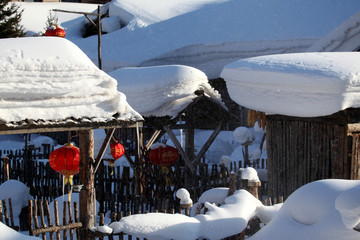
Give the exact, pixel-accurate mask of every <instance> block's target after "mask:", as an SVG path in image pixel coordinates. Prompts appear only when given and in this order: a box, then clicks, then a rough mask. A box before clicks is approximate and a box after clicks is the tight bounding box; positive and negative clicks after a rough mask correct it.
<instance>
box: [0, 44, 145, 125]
mask: <svg viewBox="0 0 360 240" xmlns="http://www.w3.org/2000/svg"><path fill="white" fill-rule="evenodd" d="M116 85H117V83H116V80H114V79H113V78H111V77H110V76H109V75H107V74H106V73H104V72H103V71H101V70H99V69H98V68H97V67H96V66H95V65H94V64H93V63H92V62H91V60H90V59H89V58H88V57H87V56H86V55H85V54H84V53H83V52H82V51H81V50H80V49H79V48H78V47H77V46H76V45H74V44H73V43H71V42H70V41H68V40H66V39H62V38H56V37H35V38H17V39H3V40H0V118H1V120H3V121H5V122H11V121H15V122H17V121H21V120H24V119H33V120H38V119H42V120H62V119H66V118H69V117H74V118H83V117H87V118H92V119H95V120H96V121H104V120H107V119H108V118H111V117H112V116H113V115H114V114H116V113H118V114H119V115H120V116H119V117H118V119H121V120H130V119H131V120H135V119H137V118H138V119H140V118H141V117H140V115H139V114H138V113H137V112H135V111H134V110H133V109H132V108H131V107H130V106H129V105H128V103H127V102H126V97H125V95H124V94H123V93H121V92H118V91H117V88H116Z"/></svg>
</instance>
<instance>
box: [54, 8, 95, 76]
mask: <svg viewBox="0 0 360 240" xmlns="http://www.w3.org/2000/svg"><path fill="white" fill-rule="evenodd" d="M52 11H54V12H64V13H75V14H83V15H84V16H85V17H86V18H87V19H88V20H89V21H90V22H91V23H92V24H93V25H94V26H95V27H96V28H97V30H98V66H99V68H100V69H102V61H101V13H100V5H99V6H98V10H97V13H87V12H77V11H67V10H61V9H52ZM89 16H97V24H96V23H95V22H94V21H93V20H92V19H91V18H89Z"/></svg>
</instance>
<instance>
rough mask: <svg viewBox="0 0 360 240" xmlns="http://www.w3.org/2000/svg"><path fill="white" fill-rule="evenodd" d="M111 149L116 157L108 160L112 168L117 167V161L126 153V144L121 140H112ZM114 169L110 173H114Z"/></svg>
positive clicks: (112, 154)
mask: <svg viewBox="0 0 360 240" xmlns="http://www.w3.org/2000/svg"><path fill="white" fill-rule="evenodd" d="M110 151H111V156H112V157H113V158H114V159H113V160H106V161H107V162H108V163H109V166H110V167H111V168H113V167H115V161H116V160H118V159H119V158H121V157H122V156H123V155H124V153H125V148H124V146H123V145H122V144H121V143H119V142H111V143H110ZM113 173H114V170H113V169H112V170H111V173H110V175H113Z"/></svg>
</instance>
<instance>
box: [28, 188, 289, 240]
mask: <svg viewBox="0 0 360 240" xmlns="http://www.w3.org/2000/svg"><path fill="white" fill-rule="evenodd" d="M242 184H243V186H244V183H242ZM245 184H246V183H245ZM248 186H250V185H248ZM277 202H283V199H282V198H281V197H280V198H279V200H276V199H266V200H263V204H264V205H268V206H269V205H272V203H274V204H275V203H277ZM189 208H190V205H184V206H181V207H180V208H179V211H178V213H180V214H186V215H189ZM59 210H61V209H59V208H58V202H57V201H54V210H53V212H54V214H53V215H52V214H51V213H50V208H49V204H48V202H47V201H44V202H43V201H41V200H29V222H30V230H29V234H30V235H36V236H41V237H42V239H43V240H46V239H51V240H53V239H56V240H60V239H70V240H73V239H79V228H81V227H82V224H81V222H80V221H79V205H78V203H77V202H73V208H71V203H70V202H68V201H64V202H63V210H62V213H63V215H62V223H60V222H61V221H60V217H59V216H60V214H59ZM153 212H159V211H158V210H154V211H153ZM161 212H162V213H169V214H174V213H175V209H171V211H169V212H167V211H166V210H164V209H163V210H161ZM146 213H148V211H145V212H140V211H138V212H136V214H146ZM131 214H132V213H131V212H124V211H120V212H112V213H111V222H115V221H120V220H121V219H122V218H123V217H126V216H130V215H131ZM52 216H53V217H52ZM104 219H105V214H104V213H100V214H99V222H98V226H104V225H105V221H104ZM259 229H260V220H259V219H257V218H254V219H252V220H251V221H250V222H249V224H248V227H247V228H246V229H245V230H244V231H243V232H241V233H239V234H237V235H235V236H231V237H227V238H225V239H224V240H235V239H236V240H239V239H240V240H243V239H245V238H246V237H248V236H251V235H253V234H255V233H256V232H257V231H258V230H259ZM88 236H89V237H90V238H92V239H99V240H106V239H108V240H114V239H119V240H123V239H128V240H130V239H134V238H135V239H137V240H138V239H144V238H139V237H137V236H131V235H128V234H125V233H123V232H120V233H104V232H102V231H96V230H93V231H91V230H89V231H88ZM144 240H146V239H144Z"/></svg>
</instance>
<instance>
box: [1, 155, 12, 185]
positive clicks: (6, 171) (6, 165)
mask: <svg viewBox="0 0 360 240" xmlns="http://www.w3.org/2000/svg"><path fill="white" fill-rule="evenodd" d="M1 160H2V161H3V164H4V165H3V166H4V167H3V173H4V182H6V181H7V180H9V179H10V172H9V157H3V158H2V159H1Z"/></svg>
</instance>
